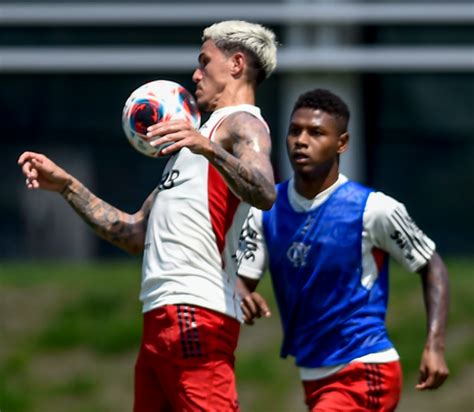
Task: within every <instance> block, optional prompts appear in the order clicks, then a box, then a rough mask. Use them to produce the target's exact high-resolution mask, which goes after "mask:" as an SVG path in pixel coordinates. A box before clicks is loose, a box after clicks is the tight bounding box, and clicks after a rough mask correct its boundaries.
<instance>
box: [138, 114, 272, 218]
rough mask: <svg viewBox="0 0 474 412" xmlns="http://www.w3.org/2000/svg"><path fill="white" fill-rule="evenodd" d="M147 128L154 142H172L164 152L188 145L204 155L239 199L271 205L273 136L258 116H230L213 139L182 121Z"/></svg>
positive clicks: (267, 206)
mask: <svg viewBox="0 0 474 412" xmlns="http://www.w3.org/2000/svg"><path fill="white" fill-rule="evenodd" d="M148 130H149V132H148V134H147V136H148V138H149V139H150V141H151V144H152V145H154V146H158V145H161V144H163V143H169V142H171V143H172V145H170V146H168V147H167V148H166V149H164V150H163V151H162V153H163V154H165V155H166V154H171V153H174V152H176V151H178V150H180V149H181V148H183V147H187V148H188V149H189V150H191V151H192V152H193V153H196V154H201V155H203V156H205V157H206V158H207V159H208V160H209V162H210V163H211V164H212V165H213V166H214V167H216V169H217V170H218V171H219V173H220V174H221V175H222V177H223V178H224V180H225V181H226V183H227V184H228V185H229V187H230V188H231V189H232V191H233V192H234V194H235V195H236V196H237V197H238V198H239V199H241V200H243V201H244V202H247V203H249V204H250V205H252V206H255V207H257V208H259V209H264V210H268V209H270V208H271V207H272V205H273V202H274V201H275V198H276V192H275V182H274V178H273V169H272V165H271V162H270V152H271V139H270V135H269V134H268V131H267V128H266V127H265V125H264V124H263V122H262V121H261V120H259V119H257V118H256V117H255V116H253V115H251V114H250V113H247V112H237V113H233V114H231V115H229V117H227V118H226V119H225V120H224V121H223V122H222V124H221V125H220V127H219V129H218V130H217V133H216V136H215V139H214V141H210V140H209V139H208V138H206V137H204V136H202V135H201V134H200V133H199V132H198V131H197V130H195V129H194V128H193V127H192V125H190V124H189V123H188V122H186V121H183V120H172V121H169V122H162V123H158V124H156V125H153V126H151V127H150V128H149V129H148Z"/></svg>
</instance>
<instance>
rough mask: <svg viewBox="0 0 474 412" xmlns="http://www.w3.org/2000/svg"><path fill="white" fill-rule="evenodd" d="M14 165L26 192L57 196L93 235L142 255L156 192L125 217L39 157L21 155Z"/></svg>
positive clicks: (52, 163)
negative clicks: (48, 193)
mask: <svg viewBox="0 0 474 412" xmlns="http://www.w3.org/2000/svg"><path fill="white" fill-rule="evenodd" d="M18 163H19V165H20V166H21V167H22V171H23V174H24V175H25V176H26V186H27V187H28V188H29V189H44V190H49V191H53V192H58V193H60V194H61V195H62V196H63V197H64V198H65V199H66V201H67V202H68V203H69V204H70V205H71V207H72V208H73V209H74V210H75V211H76V212H77V213H78V215H79V216H80V217H81V218H82V219H83V220H84V221H85V222H86V223H87V224H88V225H89V226H91V227H92V229H94V231H95V233H96V234H97V235H99V236H100V237H102V238H103V239H105V240H107V241H109V242H110V243H112V244H114V245H116V246H118V247H120V248H121V249H124V250H125V251H127V252H129V253H132V254H137V253H140V252H142V251H143V248H144V240H145V231H146V223H147V219H148V216H149V213H150V209H151V205H152V203H153V199H154V196H155V194H156V191H154V192H152V193H151V194H150V196H148V198H147V199H146V200H145V202H144V203H143V205H142V207H141V208H140V210H139V211H138V212H136V213H134V214H128V213H125V212H123V211H121V210H119V209H117V208H115V207H113V206H111V205H109V204H108V203H106V202H104V201H103V200H101V199H99V198H98V197H97V196H95V195H94V194H92V193H91V192H90V191H89V190H88V189H87V188H86V187H85V186H84V185H83V184H82V183H81V182H79V181H78V180H77V179H76V178H74V177H73V176H71V175H70V174H69V173H67V172H66V171H65V170H64V169H62V168H60V167H59V166H58V165H56V164H55V163H54V162H52V161H51V160H50V159H49V158H47V157H46V156H44V155H42V154H40V153H34V152H25V153H23V154H22V155H21V156H20V158H19V159H18Z"/></svg>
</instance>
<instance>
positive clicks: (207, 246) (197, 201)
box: [140, 105, 265, 321]
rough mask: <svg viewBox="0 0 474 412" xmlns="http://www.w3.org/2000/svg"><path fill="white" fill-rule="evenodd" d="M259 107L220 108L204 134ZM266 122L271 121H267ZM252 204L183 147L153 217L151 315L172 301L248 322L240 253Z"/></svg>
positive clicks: (146, 295)
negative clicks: (240, 286) (239, 285)
mask: <svg viewBox="0 0 474 412" xmlns="http://www.w3.org/2000/svg"><path fill="white" fill-rule="evenodd" d="M241 111H245V112H249V113H251V114H252V115H254V116H255V117H257V118H259V119H261V120H262V122H264V120H263V118H262V117H261V114H260V109H259V108H258V107H256V106H252V105H239V106H230V107H225V108H222V109H219V110H217V111H215V112H214V113H213V114H212V115H211V117H210V118H209V120H208V121H207V122H206V123H205V124H204V125H203V126H202V127H201V129H200V133H201V134H202V135H204V136H206V137H208V138H210V139H211V140H212V139H213V135H214V134H215V132H216V130H217V129H218V127H219V126H220V124H221V123H222V121H223V120H224V119H225V118H226V117H227V116H228V115H229V114H231V113H235V112H241ZM264 123H265V122H264ZM248 211H249V205H248V204H247V203H245V202H241V201H240V200H239V199H238V198H237V197H236V196H235V195H234V194H233V193H232V192H231V190H230V189H229V187H228V186H227V184H226V183H225V181H224V179H223V178H222V176H221V175H220V174H219V172H218V171H217V169H215V168H214V167H213V166H212V165H211V164H210V163H209V162H208V160H207V159H206V158H205V157H204V156H202V155H196V154H194V153H192V152H191V151H190V150H189V149H187V148H183V149H181V150H180V151H179V153H177V154H175V155H173V156H172V157H171V158H170V159H169V161H168V163H167V165H166V167H165V169H164V171H163V175H162V178H161V182H160V185H159V186H158V194H157V196H156V198H155V200H154V204H153V207H152V209H151V212H150V216H149V220H148V226H147V233H146V238H145V251H144V255H143V265H142V285H141V292H140V300H141V301H142V302H143V312H148V311H150V310H152V309H155V308H157V307H159V306H163V305H169V304H183V303H184V304H190V305H197V306H202V307H205V308H208V309H212V310H215V311H217V312H220V313H223V314H225V315H228V316H231V317H233V318H236V319H238V320H240V321H242V312H241V309H240V304H239V303H240V300H239V298H238V296H237V294H236V292H235V281H236V273H237V261H236V259H235V251H236V250H237V247H238V239H239V235H240V230H241V228H242V224H243V222H244V220H245V218H246V216H247V214H248Z"/></svg>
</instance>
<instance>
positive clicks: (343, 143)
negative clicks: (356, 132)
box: [337, 132, 349, 154]
mask: <svg viewBox="0 0 474 412" xmlns="http://www.w3.org/2000/svg"><path fill="white" fill-rule="evenodd" d="M348 146H349V132H344V133H342V134H341V135H339V138H338V140H337V153H339V154H341V153H344V152H345V151H346V150H347V147H348Z"/></svg>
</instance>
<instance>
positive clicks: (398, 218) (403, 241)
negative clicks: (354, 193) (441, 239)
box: [364, 192, 436, 272]
mask: <svg viewBox="0 0 474 412" xmlns="http://www.w3.org/2000/svg"><path fill="white" fill-rule="evenodd" d="M364 230H365V231H366V234H367V236H368V237H369V238H370V241H371V243H372V244H373V245H374V246H376V247H378V248H380V249H382V250H384V251H386V252H387V253H388V254H389V255H390V256H392V257H393V258H394V259H395V260H396V261H397V262H398V263H400V264H401V265H402V266H403V267H404V268H405V269H406V270H408V271H409V272H416V271H417V270H419V269H420V268H422V267H423V266H424V265H425V264H426V263H428V261H429V260H430V259H431V257H432V256H433V253H434V251H435V248H436V245H435V243H434V242H433V241H432V240H431V239H430V238H429V237H428V236H426V235H425V234H424V233H423V232H422V231H421V230H420V229H419V228H418V226H417V225H416V223H415V222H414V221H413V219H412V218H411V217H410V215H409V214H408V212H407V210H406V208H405V206H404V205H403V204H402V203H400V202H398V201H396V200H395V199H393V198H392V197H390V196H387V195H385V194H384V193H382V192H373V193H371V194H370V195H369V198H368V199H367V204H366V207H365V211H364Z"/></svg>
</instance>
